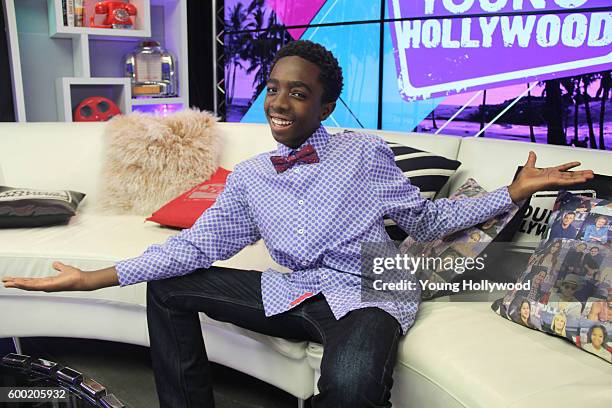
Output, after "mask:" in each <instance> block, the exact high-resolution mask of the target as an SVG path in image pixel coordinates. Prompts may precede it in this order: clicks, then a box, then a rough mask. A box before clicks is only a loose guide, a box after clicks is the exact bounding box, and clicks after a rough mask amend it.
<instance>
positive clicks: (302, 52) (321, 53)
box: [272, 40, 343, 103]
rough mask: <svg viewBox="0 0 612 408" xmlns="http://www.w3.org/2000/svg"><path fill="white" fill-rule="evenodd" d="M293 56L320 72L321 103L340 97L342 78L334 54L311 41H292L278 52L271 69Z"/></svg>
mask: <svg viewBox="0 0 612 408" xmlns="http://www.w3.org/2000/svg"><path fill="white" fill-rule="evenodd" d="M293 56H296V57H300V58H303V59H305V60H306V61H310V62H312V63H313V64H315V65H316V66H318V67H319V70H321V74H320V75H319V81H321V84H322V85H323V103H329V102H336V101H337V100H338V98H339V97H340V92H342V86H343V78H342V68H340V65H339V64H338V60H337V59H336V57H334V54H332V53H331V52H330V51H328V50H327V49H326V48H325V47H323V46H322V45H321V44H317V43H314V42H312V41H308V40H298V41H293V42H290V43H289V44H287V45H285V46H284V47H283V48H281V49H280V50H278V52H277V53H276V56H275V57H274V61H273V63H272V67H274V65H276V63H277V62H278V60H280V59H281V58H284V57H293Z"/></svg>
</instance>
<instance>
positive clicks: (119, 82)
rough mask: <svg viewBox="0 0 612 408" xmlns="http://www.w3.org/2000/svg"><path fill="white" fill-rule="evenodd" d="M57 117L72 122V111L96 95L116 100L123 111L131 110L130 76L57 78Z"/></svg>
mask: <svg viewBox="0 0 612 408" xmlns="http://www.w3.org/2000/svg"><path fill="white" fill-rule="evenodd" d="M55 86H56V90H57V117H58V119H59V120H60V121H65V122H72V120H73V117H72V112H74V110H75V108H76V107H77V106H78V104H79V103H80V101H81V100H83V99H85V98H86V97H88V96H90V95H89V93H91V91H92V90H95V92H96V95H99V96H104V97H106V98H108V99H110V100H111V101H114V102H115V103H116V104H117V106H118V107H119V109H120V110H121V112H130V111H131V110H132V109H131V108H132V100H131V92H130V89H131V88H130V79H129V78H57V80H56V83H55Z"/></svg>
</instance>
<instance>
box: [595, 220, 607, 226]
mask: <svg viewBox="0 0 612 408" xmlns="http://www.w3.org/2000/svg"><path fill="white" fill-rule="evenodd" d="M604 225H606V220H605V219H604V218H598V219H597V221H595V226H596V227H597V228H601V227H603V226H604Z"/></svg>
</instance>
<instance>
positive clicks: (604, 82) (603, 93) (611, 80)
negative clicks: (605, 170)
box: [595, 71, 612, 150]
mask: <svg viewBox="0 0 612 408" xmlns="http://www.w3.org/2000/svg"><path fill="white" fill-rule="evenodd" d="M610 91H612V71H604V72H602V73H600V82H599V89H598V90H597V94H596V95H595V98H596V99H597V98H600V101H601V102H600V106H599V148H600V149H601V150H606V141H605V133H604V122H605V118H606V102H607V101H608V99H609V96H608V94H610Z"/></svg>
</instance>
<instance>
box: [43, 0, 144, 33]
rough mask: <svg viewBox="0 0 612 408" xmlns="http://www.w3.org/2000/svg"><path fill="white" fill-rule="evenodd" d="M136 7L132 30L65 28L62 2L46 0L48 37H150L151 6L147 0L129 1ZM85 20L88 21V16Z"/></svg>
mask: <svg viewBox="0 0 612 408" xmlns="http://www.w3.org/2000/svg"><path fill="white" fill-rule="evenodd" d="M130 3H131V4H133V5H134V6H135V7H136V10H137V13H136V16H135V18H134V20H135V21H134V28H133V29H125V30H124V29H111V28H93V27H67V26H65V25H64V21H63V13H62V0H47V12H48V15H49V35H50V36H51V37H52V38H72V37H74V36H80V35H82V34H87V35H110V36H115V37H150V36H151V5H150V2H149V0H130ZM85 19H86V20H87V21H89V16H86V17H85Z"/></svg>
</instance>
